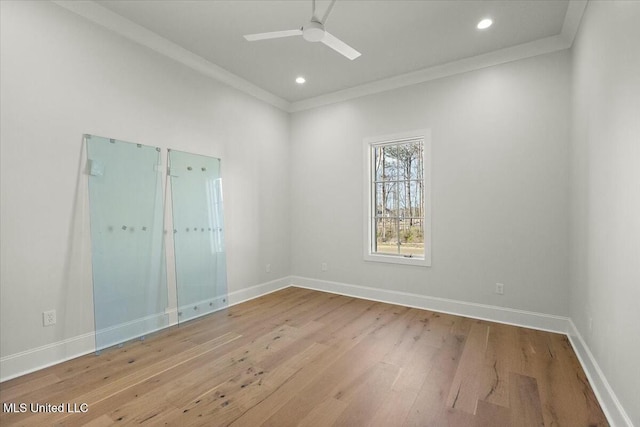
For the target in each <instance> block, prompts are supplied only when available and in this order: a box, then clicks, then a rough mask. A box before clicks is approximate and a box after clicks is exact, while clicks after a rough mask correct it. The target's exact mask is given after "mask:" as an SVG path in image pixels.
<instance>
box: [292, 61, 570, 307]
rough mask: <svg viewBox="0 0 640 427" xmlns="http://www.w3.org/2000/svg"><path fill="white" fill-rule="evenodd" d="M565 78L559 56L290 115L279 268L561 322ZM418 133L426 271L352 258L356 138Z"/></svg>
mask: <svg viewBox="0 0 640 427" xmlns="http://www.w3.org/2000/svg"><path fill="white" fill-rule="evenodd" d="M569 78H570V56H569V52H568V51H563V52H560V53H555V54H548V55H544V56H538V57H534V58H530V59H526V60H522V61H517V62H512V63H508V64H504V65H499V66H495V67H490V68H486V69H482V70H479V71H474V72H469V73H465V74H461V75H457V76H453V77H449V78H445V79H440V80H435V81H432V82H428V83H423V84H419V85H414V86H410V87H406V88H403V89H398V90H394V91H390V92H385V93H382V94H378V95H372V96H368V97H364V98H359V99H355V100H351V101H346V102H341V103H338V104H334V105H330V106H326V107H322V108H317V109H314V110H310V111H304V112H300V113H296V114H293V116H292V125H291V126H292V130H291V150H292V153H291V168H292V172H291V183H292V184H291V185H292V189H291V208H292V230H293V231H292V270H293V273H294V274H295V275H298V276H303V277H308V278H314V279H322V280H331V281H336V282H344V283H347V284H354V285H364V286H370V287H377V288H384V289H390V290H395V291H402V292H411V293H416V294H422V295H428V296H435V297H444V298H452V299H456V300H461V301H468V302H473V303H482V304H492V305H498V306H506V307H511V308H516V309H522V310H530V311H536V312H542V313H548V314H556V315H564V316H566V315H568V312H569V304H568V295H569V292H568V285H567V283H568V280H569V268H568V245H569V237H568V218H569V202H568V180H569V175H568V164H569V129H570V126H569V118H570V109H569V95H570V92H569V91H570V80H569ZM421 128H429V129H431V132H432V169H433V170H432V172H431V174H432V175H431V177H432V178H431V179H432V216H433V218H432V220H431V223H432V231H433V242H432V252H433V260H432V267H428V268H425V267H414V266H398V265H393V264H380V263H372V262H365V261H363V247H364V244H363V241H364V231H363V227H362V223H363V221H365V213H364V212H365V210H364V206H363V203H365V202H364V200H365V198H364V195H363V187H364V184H363V183H364V180H365V179H366V177H365V175H364V172H363V167H364V160H363V158H364V153H365V151H364V150H365V146H364V143H363V139H364V138H365V137H370V136H376V135H386V134H393V133H399V132H403V131H411V130H414V129H421ZM322 262H326V263H327V264H328V271H326V272H322V271H321V269H320V265H321V263H322ZM496 282H500V283H504V284H505V294H504V295H502V296H501V295H497V294H495V293H494V290H495V284H496Z"/></svg>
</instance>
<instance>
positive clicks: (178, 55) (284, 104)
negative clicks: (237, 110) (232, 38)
mask: <svg viewBox="0 0 640 427" xmlns="http://www.w3.org/2000/svg"><path fill="white" fill-rule="evenodd" d="M53 3H55V4H57V5H58V6H61V7H63V8H65V9H67V10H69V11H71V12H73V13H76V14H77V15H80V16H82V17H84V18H86V19H88V20H89V21H91V22H94V23H96V24H98V25H100V26H102V27H105V28H107V29H109V30H111V31H113V32H115V33H117V34H119V35H121V36H123V37H125V38H127V39H129V40H132V41H134V42H136V43H138V44H141V45H143V46H146V47H148V48H149V49H152V50H154V51H156V52H158V53H160V54H162V55H164V56H167V57H169V58H171V59H173V60H175V61H177V62H180V63H182V64H183V65H186V66H187V67H189V68H191V69H193V70H195V71H198V72H200V73H202V74H204V75H206V76H208V77H211V78H213V79H215V80H218V81H220V82H222V83H224V84H226V85H228V86H231V87H232V88H234V89H237V90H239V91H241V92H244V93H246V94H248V95H251V96H253V97H255V98H258V99H260V100H261V101H264V102H266V103H268V104H271V105H273V106H274V107H277V108H279V109H281V110H283V111H288V110H289V108H290V102H288V101H286V100H284V99H282V98H280V97H278V96H276V95H274V94H272V93H271V92H268V91H266V90H264V89H262V88H261V87H258V86H256V85H254V84H253V83H251V82H248V81H247V80H245V79H243V78H241V77H239V76H237V75H235V74H233V73H231V72H229V71H227V70H225V69H224V68H222V67H219V66H218V65H216V64H214V63H212V62H209V61H207V60H206V59H204V58H203V57H201V56H199V55H196V54H195V53H193V52H191V51H189V50H187V49H185V48H183V47H181V46H178V45H177V44H175V43H173V42H171V41H169V40H167V39H165V38H164V37H161V36H159V35H158V34H156V33H154V32H153V31H150V30H148V29H146V28H144V27H142V26H141V25H138V24H136V23H134V22H132V21H130V20H129V19H126V18H124V17H122V16H120V15H118V14H116V13H113V12H111V11H110V10H108V9H106V8H104V7H102V6H100V5H99V4H97V3H95V2H93V1H73V0H53Z"/></svg>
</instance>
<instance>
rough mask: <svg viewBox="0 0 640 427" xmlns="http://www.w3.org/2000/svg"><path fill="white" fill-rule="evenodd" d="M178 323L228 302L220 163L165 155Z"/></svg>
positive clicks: (178, 154) (180, 154)
mask: <svg viewBox="0 0 640 427" xmlns="http://www.w3.org/2000/svg"><path fill="white" fill-rule="evenodd" d="M169 171H170V175H171V200H172V206H173V210H172V213H173V228H174V230H173V242H174V249H175V262H176V287H177V296H178V321H179V322H183V321H186V320H189V319H193V318H194V317H198V316H201V315H203V314H207V313H211V312H212V311H216V310H218V309H220V308H222V307H224V306H226V305H227V304H228V302H227V270H226V253H225V247H224V223H223V215H222V213H223V210H222V207H223V203H222V202H223V200H222V179H221V176H220V159H217V158H215V157H207V156H201V155H197V154H190V153H184V152H180V151H173V150H171V151H170V152H169Z"/></svg>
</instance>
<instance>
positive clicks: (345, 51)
mask: <svg viewBox="0 0 640 427" xmlns="http://www.w3.org/2000/svg"><path fill="white" fill-rule="evenodd" d="M321 41H322V43H324V44H326V45H327V46H329V47H330V48H331V49H333V50H335V51H336V52H338V53H340V54H342V55H344V56H346V57H347V58H349V59H350V60H352V61H353V60H354V59H356V58H357V57H358V56H360V55H361V54H360V52H358V51H357V50H355V49H354V48H352V47H351V46H349V45H348V44H346V43H345V42H343V41H342V40H340V39H338V38H336V37H334V36H332V35H331V34H329V33H327V32H326V31H325V33H324V38H323V39H322V40H321Z"/></svg>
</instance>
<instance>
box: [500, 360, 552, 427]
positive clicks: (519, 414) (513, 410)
mask: <svg viewBox="0 0 640 427" xmlns="http://www.w3.org/2000/svg"><path fill="white" fill-rule="evenodd" d="M509 409H510V411H509V414H510V420H511V425H513V426H521V427H538V426H544V418H543V417H542V405H541V404H540V395H539V394H538V383H537V382H536V380H535V378H531V377H527V376H524V375H520V374H515V373H512V374H511V375H510V376H509Z"/></svg>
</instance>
